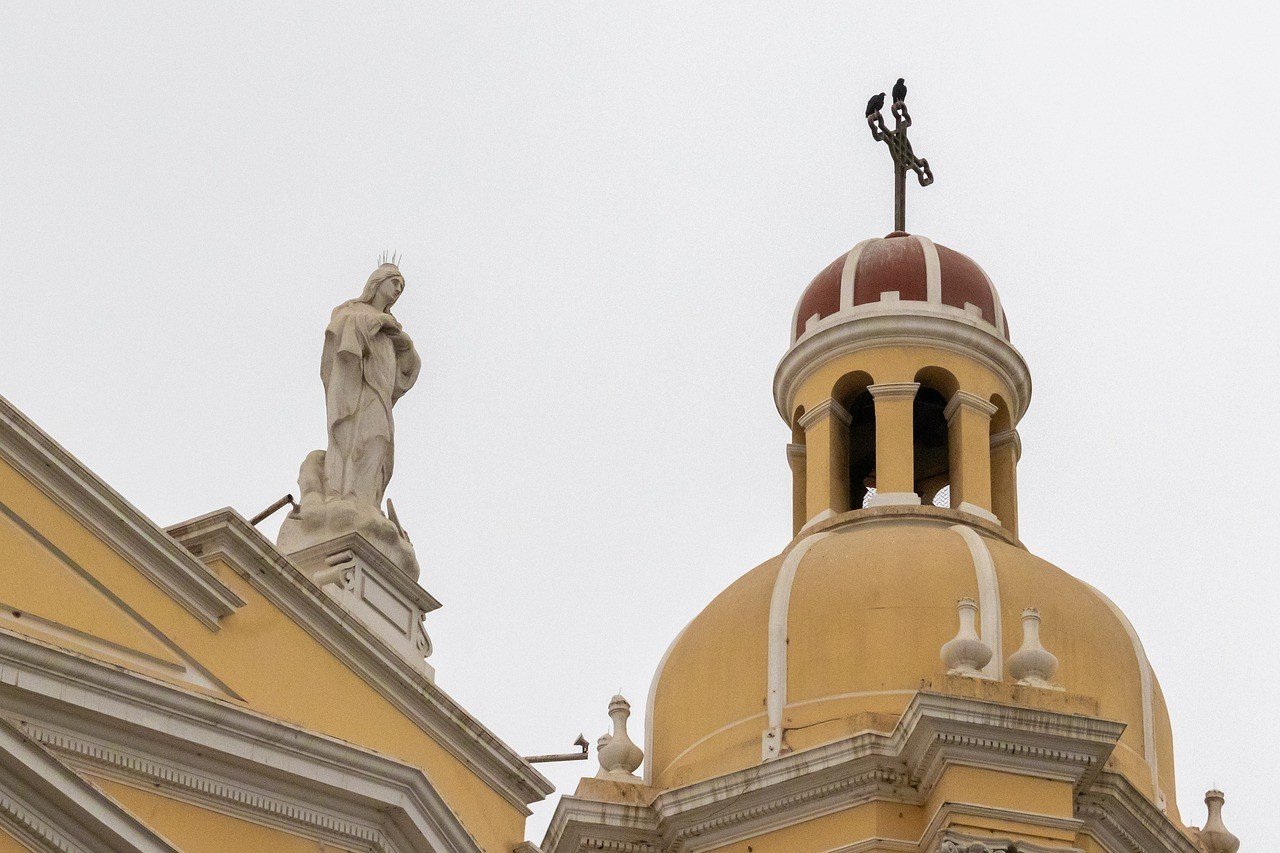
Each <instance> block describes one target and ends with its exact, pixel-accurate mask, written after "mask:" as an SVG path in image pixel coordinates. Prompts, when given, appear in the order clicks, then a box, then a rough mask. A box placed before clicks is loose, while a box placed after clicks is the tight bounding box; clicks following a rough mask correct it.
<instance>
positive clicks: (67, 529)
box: [0, 399, 240, 696]
mask: <svg viewBox="0 0 1280 853" xmlns="http://www.w3.org/2000/svg"><path fill="white" fill-rule="evenodd" d="M124 596H128V598H129V601H126V600H125V598H124ZM165 598H168V599H169V602H165V601H164V599H165ZM156 602H160V603H162V604H166V605H167V606H168V607H169V609H171V610H175V608H173V607H172V603H177V604H178V605H180V606H181V607H182V608H184V609H186V610H187V611H189V612H191V613H192V615H194V616H196V618H197V619H198V620H199V622H200V623H203V624H202V626H201V627H198V628H197V630H201V631H205V630H211V629H216V627H217V623H218V618H220V617H218V616H217V615H216V614H217V613H219V612H223V615H225V613H229V612H232V610H233V609H234V606H236V605H237V603H240V602H239V599H238V598H237V597H236V596H235V594H234V593H233V592H232V591H231V590H230V589H228V588H226V587H225V586H224V585H223V584H222V583H221V582H219V581H218V579H217V578H216V577H215V576H214V575H213V574H212V573H211V572H209V570H208V569H207V568H206V567H205V566H204V565H203V564H201V563H200V562H199V561H197V560H194V559H192V558H191V555H190V554H189V553H187V552H186V551H185V549H183V548H182V547H181V546H180V545H178V544H177V543H176V542H173V540H172V539H171V538H170V537H168V535H167V534H165V533H164V531H162V530H160V528H158V527H156V526H155V525H154V524H153V523H152V522H150V521H149V520H148V519H146V518H145V517H144V516H142V515H141V513H139V512H138V511H137V510H136V509H134V508H133V507H132V506H130V505H129V504H128V503H126V502H125V501H124V500H123V499H122V498H120V496H119V495H117V494H116V493H115V492H114V491H112V490H111V489H110V488H109V487H108V486H107V485H106V484H105V483H103V482H102V481H101V480H99V479H98V478H97V477H96V476H95V475H93V474H92V472H90V471H89V470H88V469H86V468H85V467H84V466H83V465H81V464H80V463H79V462H77V461H76V460H75V459H74V458H73V457H71V456H70V455H69V454H67V453H66V451H65V450H63V449H62V448H60V447H58V446H57V445H56V444H55V443H53V441H52V440H51V439H49V438H48V436H46V435H45V434H44V433H42V432H40V431H39V429H38V428H36V427H35V425H34V424H32V423H31V422H30V421H29V420H27V419H26V418H25V417H24V416H23V415H22V414H21V413H20V412H18V411H17V410H16V409H14V408H13V407H12V406H11V405H9V404H8V403H7V402H6V401H4V400H3V399H0V631H3V632H7V633H11V634H15V635H19V636H22V637H23V638H26V639H29V640H33V641H35V642H38V643H41V644H45V645H50V646H55V647H57V648H59V649H62V650H65V651H69V652H72V653H74V654H78V655H84V656H87V657H91V658H94V659H97V660H100V661H103V662H104V663H109V664H111V665H114V666H119V667H123V668H125V669H129V670H132V671H135V672H138V673H140V674H143V675H147V676H149V677H153V678H160V679H164V680H166V681H171V682H179V683H182V684H185V685H188V686H191V687H195V688H198V689H201V690H204V691H212V692H215V693H218V694H220V695H224V696H231V695H233V694H232V693H231V691H230V690H228V689H227V688H226V687H225V686H224V685H222V684H221V683H220V682H219V681H217V680H216V679H214V678H213V677H212V676H210V675H209V673H208V672H207V671H206V670H205V669H204V668H202V667H201V666H200V665H199V664H198V663H196V661H195V659H194V658H192V657H191V656H190V655H188V654H186V653H185V652H184V651H183V650H182V648H181V647H180V645H179V644H178V643H177V642H175V641H174V640H173V639H172V638H170V637H169V636H166V634H165V632H164V631H162V630H161V629H159V628H158V627H157V626H156V625H155V624H154V622H153V620H149V619H148V618H147V616H146V615H144V614H143V613H141V612H139V608H144V607H148V606H152V607H154V604H155V603H156ZM170 602H172V603H170ZM224 611H225V612H224ZM179 612H180V611H179ZM193 624H194V623H193Z"/></svg>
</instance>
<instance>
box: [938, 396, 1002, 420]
mask: <svg viewBox="0 0 1280 853" xmlns="http://www.w3.org/2000/svg"><path fill="white" fill-rule="evenodd" d="M961 408H965V409H969V410H971V411H974V412H977V413H978V414H980V415H983V416H984V417H987V418H990V417H991V416H992V415H994V414H995V413H996V411H998V410H997V409H996V407H995V406H994V405H992V404H991V403H989V402H987V401H986V400H984V399H982V398H981V397H979V396H978V395H977V394H974V393H971V392H969V391H963V390H961V391H957V392H955V393H954V394H952V395H951V399H950V400H949V401H948V402H947V405H946V407H945V408H944V409H943V410H942V416H943V417H944V418H946V419H947V423H950V422H951V419H952V418H953V417H955V414H956V412H958V411H960V409H961Z"/></svg>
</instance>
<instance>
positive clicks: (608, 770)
mask: <svg viewBox="0 0 1280 853" xmlns="http://www.w3.org/2000/svg"><path fill="white" fill-rule="evenodd" d="M630 716H631V703H630V702H628V701H627V700H626V699H623V698H622V697H621V696H614V697H613V699H612V701H610V702H609V719H610V720H612V721H613V734H606V735H601V736H600V740H598V741H597V742H596V758H598V759H599V760H600V772H599V773H597V774H596V778H597V779H612V780H613V781H615V782H631V783H633V784H637V783H639V782H640V781H641V779H640V777H639V776H636V775H635V771H636V768H637V767H639V766H640V762H641V761H643V760H644V752H642V751H641V749H640V747H638V746H636V745H635V744H634V743H632V741H631V738H630V737H629V736H628V735H627V718H628V717H630Z"/></svg>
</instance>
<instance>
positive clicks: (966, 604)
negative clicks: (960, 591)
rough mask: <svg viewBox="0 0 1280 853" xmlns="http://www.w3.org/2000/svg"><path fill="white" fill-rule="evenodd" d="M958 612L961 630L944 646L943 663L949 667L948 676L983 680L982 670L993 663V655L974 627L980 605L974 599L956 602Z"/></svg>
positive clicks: (963, 599)
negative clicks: (962, 676)
mask: <svg viewBox="0 0 1280 853" xmlns="http://www.w3.org/2000/svg"><path fill="white" fill-rule="evenodd" d="M956 611H957V612H958V613H959V614H960V630H959V631H957V632H956V635H955V637H953V638H952V639H951V640H949V641H948V642H947V643H946V644H945V645H943V647H942V652H941V654H942V662H943V663H944V664H945V665H946V667H947V675H964V676H968V677H969V678H981V677H982V668H983V667H984V666H986V665H987V664H988V663H990V662H991V655H992V654H993V653H992V651H991V646H989V645H987V644H986V643H984V642H983V641H982V638H981V637H979V636H978V632H977V629H976V628H975V627H974V618H975V617H976V616H977V614H978V604H977V602H975V601H974V600H973V599H972V598H962V599H960V600H959V601H957V602H956Z"/></svg>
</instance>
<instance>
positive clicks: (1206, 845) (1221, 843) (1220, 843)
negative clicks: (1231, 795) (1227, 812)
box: [1200, 790, 1240, 853]
mask: <svg viewBox="0 0 1280 853" xmlns="http://www.w3.org/2000/svg"><path fill="white" fill-rule="evenodd" d="M1226 800H1227V798H1226V797H1224V796H1223V795H1222V792H1221V791H1218V790H1213V791H1209V792H1207V793H1206V794H1205V795H1204V804H1205V805H1206V806H1207V807H1208V808H1209V818H1208V819H1207V820H1206V821H1205V822H1204V829H1202V830H1200V846H1201V848H1203V849H1204V853H1236V851H1237V850H1239V849H1240V839H1239V838H1236V837H1235V836H1234V835H1232V834H1231V833H1230V832H1229V831H1228V830H1227V827H1226V825H1225V824H1224V823H1223V822H1222V804H1223V803H1225V802H1226Z"/></svg>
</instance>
